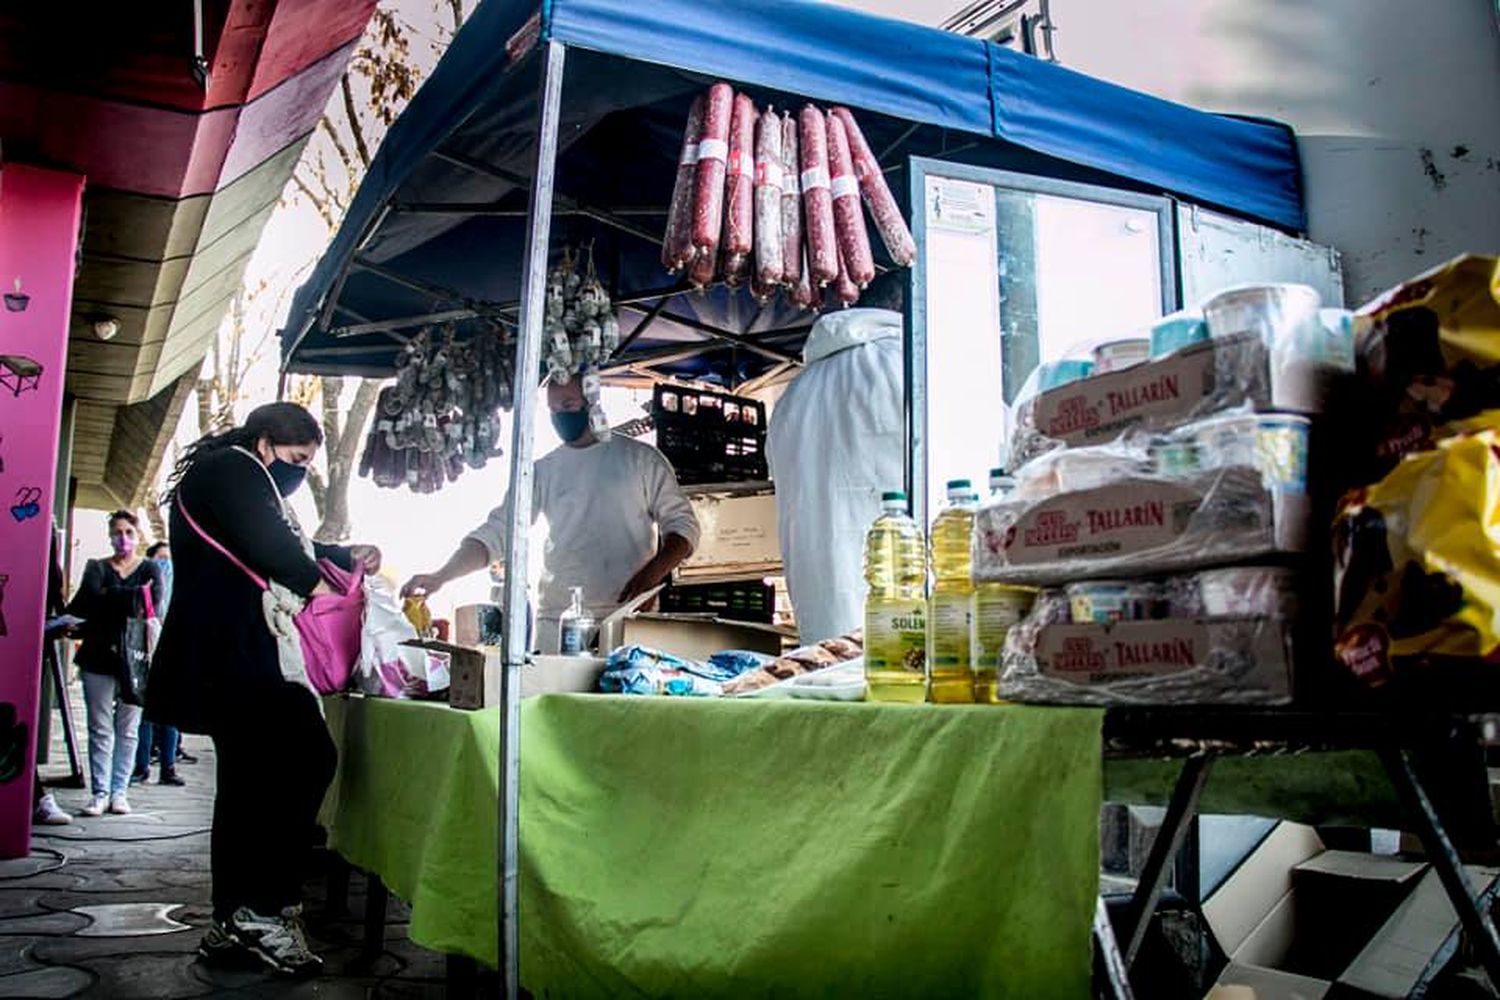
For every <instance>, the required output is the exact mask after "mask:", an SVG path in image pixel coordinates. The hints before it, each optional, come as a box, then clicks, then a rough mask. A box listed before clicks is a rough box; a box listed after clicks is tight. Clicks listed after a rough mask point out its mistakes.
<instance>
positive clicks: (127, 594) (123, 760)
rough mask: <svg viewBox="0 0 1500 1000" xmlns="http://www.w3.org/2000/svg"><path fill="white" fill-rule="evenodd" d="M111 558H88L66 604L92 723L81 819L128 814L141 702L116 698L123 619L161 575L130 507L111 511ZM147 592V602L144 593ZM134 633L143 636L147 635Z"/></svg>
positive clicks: (142, 603)
mask: <svg viewBox="0 0 1500 1000" xmlns="http://www.w3.org/2000/svg"><path fill="white" fill-rule="evenodd" d="M108 524H109V545H110V548H111V549H113V550H114V551H113V554H112V555H111V556H110V557H109V558H108V559H90V560H89V561H88V563H87V564H85V566H84V568H83V582H82V583H80V584H79V586H78V593H77V594H75V595H73V600H72V601H71V602H69V604H68V613H69V614H71V615H76V616H77V617H79V618H82V619H83V625H82V626H80V627H79V633H80V634H81V635H82V637H83V642H82V644H81V645H80V646H79V647H78V652H77V654H76V655H75V656H74V657H73V662H74V663H76V664H77V665H78V669H79V671H80V672H81V673H82V674H83V703H84V706H85V708H86V709H87V713H88V720H89V783H90V785H91V786H92V788H93V792H94V794H93V798H92V799H91V800H90V801H89V804H88V805H86V806H84V807H83V809H82V810H81V812H82V814H83V815H85V816H99V815H102V814H103V813H104V812H105V811H106V810H108V811H109V812H112V813H120V814H124V813H128V812H130V802H129V801H128V800H127V799H126V797H125V791H126V789H127V788H128V787H129V784H130V772H131V769H132V768H133V767H134V766H135V747H136V730H137V728H138V727H139V726H140V722H141V708H140V706H139V705H131V704H127V703H126V702H125V701H124V700H123V699H122V698H121V697H120V694H121V690H120V688H121V678H123V677H125V676H127V674H128V672H129V670H130V667H129V659H128V657H129V654H130V650H129V649H127V648H126V643H127V641H128V640H127V636H126V622H127V620H128V619H130V618H135V617H140V616H141V615H143V614H144V613H145V612H146V611H147V610H148V607H150V606H154V605H155V603H156V602H159V601H160V600H161V596H162V592H161V574H160V571H159V570H158V568H157V566H156V563H154V562H152V561H151V560H150V559H147V558H145V557H144V555H143V553H142V552H141V551H140V541H141V535H140V521H139V520H138V519H137V518H136V516H135V515H134V514H132V513H130V512H129V511H125V510H117V511H115V512H114V513H113V514H111V515H109V522H108ZM147 592H149V593H150V595H151V605H150V606H148V604H147V602H146V599H145V595H146V593H147ZM139 638H140V639H141V640H142V641H144V638H145V637H144V635H140V636H139Z"/></svg>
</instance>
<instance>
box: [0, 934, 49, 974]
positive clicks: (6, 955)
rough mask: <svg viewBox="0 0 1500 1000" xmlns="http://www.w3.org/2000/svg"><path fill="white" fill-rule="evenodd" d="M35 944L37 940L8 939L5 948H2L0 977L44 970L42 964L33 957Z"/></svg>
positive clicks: (0, 952) (0, 949)
mask: <svg viewBox="0 0 1500 1000" xmlns="http://www.w3.org/2000/svg"><path fill="white" fill-rule="evenodd" d="M34 944H36V939H35V938H14V937H8V938H6V939H5V941H4V946H3V947H0V976H8V975H11V974H12V973H16V972H30V971H31V970H33V969H40V968H42V964H41V963H40V962H38V961H35V960H34V959H33V958H32V957H31V948H32V946H33V945H34Z"/></svg>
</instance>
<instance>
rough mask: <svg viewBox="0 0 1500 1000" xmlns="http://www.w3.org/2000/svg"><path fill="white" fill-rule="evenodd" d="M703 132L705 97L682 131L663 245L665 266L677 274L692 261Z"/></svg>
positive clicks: (700, 100) (701, 99)
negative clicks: (700, 148)
mask: <svg viewBox="0 0 1500 1000" xmlns="http://www.w3.org/2000/svg"><path fill="white" fill-rule="evenodd" d="M702 132H703V97H702V96H699V97H698V98H696V99H695V100H694V101H693V106H692V107H691V108H689V109H688V118H687V125H686V126H685V127H684V128H683V130H682V152H681V153H680V154H679V155H678V157H677V179H676V181H675V182H674V183H673V185H672V203H671V206H670V207H669V208H668V210H667V235H666V238H665V239H663V240H662V244H661V262H662V266H663V267H665V268H666V269H667V270H668V271H670V272H672V273H673V274H676V273H677V272H678V271H680V270H682V269H683V268H684V267H686V266H687V265H688V264H689V263H691V262H692V259H693V256H694V253H695V247H694V246H693V196H694V192H695V190H696V187H695V185H694V178H695V176H696V175H697V173H698V137H699V136H700V135H701V134H702Z"/></svg>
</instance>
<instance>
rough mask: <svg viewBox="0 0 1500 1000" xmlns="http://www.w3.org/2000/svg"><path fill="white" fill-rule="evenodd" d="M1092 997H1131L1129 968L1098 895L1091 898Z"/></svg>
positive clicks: (1132, 999) (1108, 999)
mask: <svg viewBox="0 0 1500 1000" xmlns="http://www.w3.org/2000/svg"><path fill="white" fill-rule="evenodd" d="M1094 996H1095V997H1100V998H1103V1000H1135V994H1134V993H1132V992H1131V989H1130V971H1129V970H1128V969H1126V968H1125V956H1123V955H1121V954H1120V942H1119V941H1118V940H1117V939H1116V938H1115V928H1114V925H1112V924H1111V923H1110V922H1109V910H1107V909H1106V908H1105V906H1104V899H1103V897H1100V898H1098V899H1096V900H1095V901H1094Z"/></svg>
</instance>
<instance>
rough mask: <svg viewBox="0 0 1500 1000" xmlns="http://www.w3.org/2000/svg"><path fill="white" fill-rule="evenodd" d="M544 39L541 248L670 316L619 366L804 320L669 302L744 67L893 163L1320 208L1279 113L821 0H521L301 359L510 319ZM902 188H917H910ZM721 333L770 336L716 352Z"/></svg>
mask: <svg viewBox="0 0 1500 1000" xmlns="http://www.w3.org/2000/svg"><path fill="white" fill-rule="evenodd" d="M539 37H540V38H547V39H551V40H554V41H557V42H559V43H561V44H563V45H565V46H566V47H567V48H568V49H569V55H570V58H569V61H568V72H567V80H566V83H565V86H564V94H563V101H562V106H561V117H560V121H559V134H558V136H557V143H558V157H557V185H556V193H557V196H558V197H557V198H556V200H555V204H554V214H555V216H556V220H555V222H554V224H553V226H552V227H551V232H550V233H549V234H548V235H549V243H548V248H549V250H551V251H557V250H560V248H561V247H562V246H563V245H566V244H570V243H571V244H573V245H575V246H576V245H578V244H580V243H585V242H588V241H593V246H594V250H595V257H596V260H597V262H598V264H599V267H600V270H601V272H602V273H603V274H604V275H605V278H606V283H607V284H608V285H609V286H610V287H611V290H612V291H613V292H614V293H615V298H616V301H617V302H620V303H621V304H622V305H623V306H624V311H623V313H622V316H621V324H622V328H623V329H624V330H625V331H626V332H627V333H628V332H630V331H631V330H632V329H633V328H634V327H636V326H637V325H639V321H640V320H641V319H643V318H644V317H645V316H647V315H648V314H649V315H651V316H652V318H653V320H654V322H652V323H651V324H650V325H649V326H647V327H645V328H644V329H643V330H641V332H640V334H639V335H638V336H637V337H636V339H635V340H633V341H632V342H631V343H630V344H629V346H628V348H627V349H626V350H625V351H624V352H623V353H622V354H621V355H620V356H619V357H618V358H617V359H616V365H617V367H618V368H624V367H626V366H629V365H637V366H639V365H642V364H645V365H654V366H655V370H659V371H663V372H664V373H670V374H680V375H691V376H697V377H705V378H708V379H709V380H711V381H719V382H724V383H727V384H730V385H733V384H735V383H737V382H739V381H742V380H743V379H745V378H747V377H750V376H752V375H754V374H757V373H759V372H760V371H762V370H764V368H765V367H766V366H767V365H769V364H774V363H776V362H777V361H778V360H784V359H786V358H788V357H791V356H793V355H794V354H795V352H796V350H797V348H798V346H799V345H800V341H801V339H802V337H803V336H805V332H806V328H807V325H808V318H807V317H799V316H797V315H796V314H795V312H792V311H789V310H787V309H785V308H773V309H767V310H760V309H758V308H756V307H755V306H754V305H753V303H751V302H750V301H749V299H748V296H735V295H731V294H728V293H727V292H725V291H724V290H716V291H713V292H711V293H709V294H707V295H696V294H694V295H676V296H673V297H672V298H670V299H667V300H663V299H662V298H661V297H660V296H661V293H663V292H666V291H674V290H675V291H679V292H680V291H681V289H680V288H679V287H678V286H677V285H676V283H675V282H674V280H673V279H672V278H671V277H670V276H669V275H668V274H667V273H666V272H665V271H664V270H663V269H662V268H661V266H660V264H659V262H658V253H657V240H658V238H659V234H660V231H661V228H662V225H663V220H664V214H665V205H666V202H667V200H668V198H669V195H670V190H671V184H672V178H673V176H674V164H675V162H676V156H677V152H678V146H679V143H680V141H681V127H682V122H683V120H684V119H685V117H686V111H687V105H688V103H689V102H690V101H691V99H692V96H693V95H694V94H695V93H696V92H698V91H699V90H700V89H701V88H702V86H703V85H704V83H705V81H707V80H710V79H717V78H725V79H730V80H734V81H736V82H737V83H738V84H739V85H741V87H742V89H745V90H748V91H749V92H750V93H752V94H753V95H754V96H755V97H756V99H757V102H758V103H761V104H773V105H776V106H778V107H787V108H793V109H794V108H796V107H798V106H800V104H801V103H802V102H804V101H807V100H813V101H817V102H821V103H842V104H846V105H849V106H850V107H852V108H854V109H855V110H856V111H857V113H858V114H859V117H860V120H861V123H862V125H863V127H864V129H865V131H866V132H867V133H868V134H869V136H870V139H871V143H872V145H873V146H874V147H875V148H876V150H877V152H878V153H881V154H883V155H882V162H884V163H886V164H887V166H888V169H890V170H891V171H893V172H895V171H899V170H901V169H902V168H903V164H904V163H905V161H906V158H907V157H908V156H912V155H919V156H932V157H937V158H940V159H947V160H953V161H961V162H967V163H977V164H982V165H986V166H1000V167H1004V168H1007V169H1012V170H1018V171H1021V172H1025V173H1038V174H1046V175H1050V176H1055V177H1063V178H1067V179H1077V180H1088V181H1093V182H1097V183H1103V184H1106V185H1109V186H1114V187H1124V188H1129V189H1134V190H1144V191H1160V192H1167V193H1170V194H1173V195H1177V196H1180V197H1183V198H1186V199H1189V200H1192V201H1195V202H1197V203H1200V204H1204V205H1208V206H1212V207H1217V208H1221V209H1224V210H1226V211H1228V212H1230V213H1232V214H1235V215H1239V216H1242V217H1246V218H1250V219H1254V220H1256V221H1260V222H1266V223H1269V224H1271V225H1274V226H1277V227H1280V228H1282V229H1286V230H1291V231H1297V230H1300V229H1301V228H1302V227H1303V224H1304V217H1303V209H1302V201H1301V190H1300V182H1299V174H1298V161H1297V152H1296V147H1295V142H1294V139H1293V137H1292V135H1291V133H1290V132H1289V131H1288V130H1287V129H1285V128H1284V127H1281V126H1279V125H1275V124H1271V123H1266V122H1256V121H1245V120H1240V119H1235V118H1228V117H1223V116H1219V115H1213V114H1209V113H1206V112H1202V111H1197V110H1194V109H1191V108H1186V107H1183V106H1180V105H1176V104H1172V103H1170V102H1167V101H1162V100H1159V99H1157V98H1154V97H1150V96H1148V95H1145V94H1140V93H1137V92H1134V91H1130V90H1127V89H1125V88H1122V87H1118V86H1115V85H1113V84H1108V83H1104V82H1102V81H1099V80H1095V79H1092V78H1090V77H1086V76H1083V75H1081V74H1079V73H1075V72H1073V71H1070V70H1067V69H1064V68H1062V67H1059V66H1056V65H1053V64H1049V63H1044V62H1040V61H1038V60H1036V59H1032V58H1030V57H1027V56H1024V55H1021V54H1018V53H1016V52H1014V51H1012V50H1010V49H1005V48H1001V47H998V46H995V45H992V44H989V43H986V42H983V41H980V40H977V39H972V38H966V37H962V36H957V35H952V34H948V33H946V32H940V31H936V30H931V29H926V28H921V27H917V26H913V25H909V24H904V23H900V22H894V21H888V20H883V19H880V18H874V17H870V16H868V15H864V14H860V13H857V12H853V11H848V10H844V9H841V8H837V7H832V6H827V5H824V4H818V3H811V2H807V0H758V2H756V3H753V4H699V3H694V2H692V0H666V2H657V3H651V4H639V3H629V2H625V0H553V2H551V3H549V4H546V5H545V6H544V9H543V11H542V12H541V14H540V15H539V16H538V15H537V13H536V11H535V9H534V7H533V6H532V5H531V4H528V3H525V2H522V0H488V2H487V3H484V4H483V5H481V6H480V8H479V9H478V10H477V11H476V12H475V13H474V15H473V16H472V17H471V18H470V20H469V22H468V24H466V25H465V26H464V28H463V30H462V31H460V32H459V34H458V36H457V38H455V39H454V42H453V45H452V46H451V48H450V49H449V51H448V53H447V54H446V55H445V56H444V58H443V60H442V62H441V63H440V64H439V66H438V67H437V70H436V71H435V72H434V73H433V75H432V77H431V79H429V80H428V81H427V82H426V83H425V84H424V85H423V87H422V88H421V90H420V91H419V92H418V94H417V95H416V97H415V98H414V99H413V101H412V102H411V104H410V106H409V107H408V108H407V110H406V112H405V113H404V114H403V115H402V116H401V118H400V120H399V121H397V122H396V124H395V125H394V126H393V127H392V129H391V131H390V133H389V135H388V136H387V137H386V139H385V142H384V143H383V145H382V146H381V148H380V151H379V153H378V154H377V156H376V158H375V161H374V163H373V164H372V166H371V169H370V171H369V174H368V175H367V176H366V178H365V181H364V183H363V184H362V185H361V187H360V189H359V191H358V192H357V194H356V196H355V198H354V202H353V204H352V205H351V207H350V210H349V212H348V215H347V216H346V219H345V221H344V224H343V226H342V227H341V228H340V230H339V232H338V234H337V236H336V237H335V239H334V241H333V244H332V245H331V247H330V248H329V250H328V252H327V253H326V254H325V255H324V256H323V258H322V259H321V260H320V261H319V263H318V266H317V268H316V269H315V271H314V272H313V274H312V276H311V278H310V279H309V280H308V281H307V282H306V284H305V285H304V286H303V287H302V289H301V290H300V292H299V293H298V295H297V297H296V299H295V301H294V304H293V307H292V310H291V312H290V318H289V321H288V324H287V328H286V330H285V331H284V332H283V335H282V350H283V359H284V363H285V366H286V368H287V370H288V371H293V372H309V373H317V372H323V373H329V372H340V373H359V374H371V375H378V374H385V373H388V372H390V371H391V369H392V367H393V362H394V358H395V356H396V353H397V352H398V351H399V349H400V346H401V343H402V341H403V339H404V335H403V334H402V333H401V331H402V330H407V331H410V330H412V329H413V328H415V327H418V326H421V325H423V324H424V323H426V322H430V321H432V318H433V317H437V318H438V319H439V321H443V320H447V321H453V322H455V323H456V324H458V328H459V331H460V333H461V334H465V333H472V332H477V331H479V330H485V329H493V328H494V327H495V325H496V324H498V325H500V326H501V327H502V328H504V329H506V330H513V329H514V323H515V320H516V317H517V316H518V315H519V298H520V274H521V262H522V258H523V256H524V254H525V249H526V239H525V236H526V216H527V203H526V198H527V190H528V186H529V174H530V170H531V167H530V163H531V160H532V158H533V157H534V155H535V152H536V146H537V141H536V140H537V132H536V116H537V111H538V103H537V89H536V88H537V85H538V81H537V74H538V72H539V68H540V62H541V60H540V59H538V58H535V57H534V55H535V53H536V51H537V50H536V48H535V41H536V39H537V38H539ZM892 187H893V189H895V190H897V191H898V192H901V194H898V197H904V188H905V185H904V184H900V183H893V184H892ZM877 242H878V241H877ZM656 305H659V306H660V309H659V310H658V311H656V312H654V313H653V311H652V307H653V306H656ZM724 335H728V336H730V337H740V336H745V335H749V336H750V337H751V339H752V340H753V341H754V344H753V345H752V346H749V347H747V346H745V345H744V344H743V343H741V344H739V345H738V348H737V349H735V350H724V349H722V348H723V345H724V343H725V340H724V339H723V337H724ZM685 348H686V349H687V350H685ZM706 348H715V349H716V350H715V351H714V352H713V353H712V354H710V355H708V356H703V355H702V353H701V352H702V351H703V350H704V349H706ZM693 349H696V352H695V351H694V350H693ZM684 354H689V355H690V356H689V357H684V356H683V355H684ZM695 354H696V356H692V355H695ZM663 359H665V360H663ZM637 370H639V368H637Z"/></svg>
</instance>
